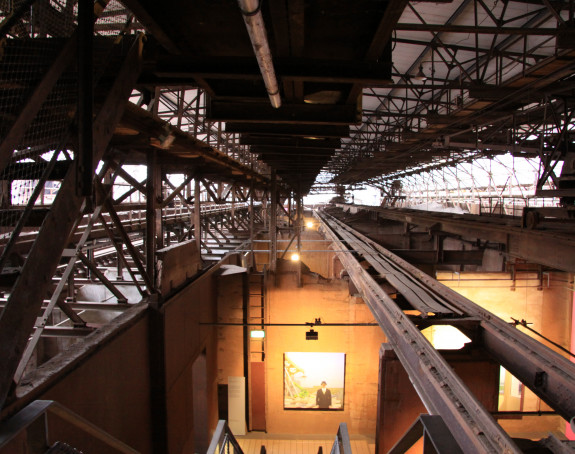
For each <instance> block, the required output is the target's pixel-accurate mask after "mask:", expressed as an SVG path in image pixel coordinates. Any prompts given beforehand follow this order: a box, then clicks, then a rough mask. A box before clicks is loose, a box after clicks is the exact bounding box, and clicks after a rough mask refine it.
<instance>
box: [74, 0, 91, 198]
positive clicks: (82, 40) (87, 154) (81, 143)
mask: <svg viewBox="0 0 575 454" xmlns="http://www.w3.org/2000/svg"><path fill="white" fill-rule="evenodd" d="M93 35H94V5H93V3H92V2H86V1H81V2H79V4H78V156H77V158H76V166H77V167H76V177H77V182H76V184H77V186H76V192H77V194H78V195H80V196H84V197H87V198H88V199H87V200H86V202H87V204H88V206H90V205H91V204H90V203H89V201H91V197H92V179H93V178H94V167H93V163H92V161H93V154H94V152H93V130H92V121H93V120H92V115H93V112H92V111H93V79H92V77H93V70H94V68H93V66H94V61H93V60H94V59H93V48H92V37H93Z"/></svg>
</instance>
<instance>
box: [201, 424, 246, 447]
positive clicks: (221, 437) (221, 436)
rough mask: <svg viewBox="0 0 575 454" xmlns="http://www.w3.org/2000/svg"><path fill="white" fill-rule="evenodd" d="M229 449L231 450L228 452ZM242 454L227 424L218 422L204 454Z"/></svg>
mask: <svg viewBox="0 0 575 454" xmlns="http://www.w3.org/2000/svg"><path fill="white" fill-rule="evenodd" d="M230 448H231V450H230ZM224 453H225V454H230V453H231V454H244V452H243V451H242V448H240V445H239V443H238V441H237V440H236V438H235V437H234V434H233V433H232V431H231V430H230V428H229V426H228V423H227V422H226V421H224V420H223V419H220V420H219V421H218V426H217V427H216V431H215V433H214V436H213V437H212V441H211V443H210V446H209V447H208V450H207V452H206V454H224Z"/></svg>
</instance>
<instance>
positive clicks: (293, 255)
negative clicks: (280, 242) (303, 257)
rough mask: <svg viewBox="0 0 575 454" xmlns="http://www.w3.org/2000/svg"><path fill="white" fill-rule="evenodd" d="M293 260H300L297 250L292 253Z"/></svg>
mask: <svg viewBox="0 0 575 454" xmlns="http://www.w3.org/2000/svg"><path fill="white" fill-rule="evenodd" d="M291 261H292V262H298V261H299V254H298V253H297V252H294V253H293V254H292V255H291Z"/></svg>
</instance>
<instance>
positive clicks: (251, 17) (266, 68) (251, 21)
mask: <svg viewBox="0 0 575 454" xmlns="http://www.w3.org/2000/svg"><path fill="white" fill-rule="evenodd" d="M238 3H239V5H240V10H241V12H242V15H243V16H244V22H245V23H246V27H247V29H248V34H249V35H250V40H251V42H252V47H253V48H254V53H255V54H256V58H257V60H258V65H259V67H260V71H261V73H262V77H263V79H264V84H265V86H266V90H267V92H268V96H269V98H270V102H271V103H272V106H273V107H275V108H276V109H277V108H278V107H280V106H281V104H282V102H281V97H280V91H279V87H278V82H277V78H276V73H275V71H274V65H273V62H272V54H271V52H270V48H269V45H268V38H267V34H266V28H265V25H264V19H263V17H262V13H261V0H238Z"/></svg>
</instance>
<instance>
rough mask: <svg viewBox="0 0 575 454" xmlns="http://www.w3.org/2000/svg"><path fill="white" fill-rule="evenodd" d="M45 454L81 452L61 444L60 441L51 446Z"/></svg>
mask: <svg viewBox="0 0 575 454" xmlns="http://www.w3.org/2000/svg"><path fill="white" fill-rule="evenodd" d="M45 454H83V453H82V451H78V450H77V449H75V448H72V447H71V446H70V445H67V444H66V443H62V442H61V441H57V442H56V443H54V444H53V445H52V447H51V448H50V449H48V451H46V452H45Z"/></svg>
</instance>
